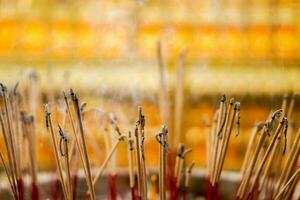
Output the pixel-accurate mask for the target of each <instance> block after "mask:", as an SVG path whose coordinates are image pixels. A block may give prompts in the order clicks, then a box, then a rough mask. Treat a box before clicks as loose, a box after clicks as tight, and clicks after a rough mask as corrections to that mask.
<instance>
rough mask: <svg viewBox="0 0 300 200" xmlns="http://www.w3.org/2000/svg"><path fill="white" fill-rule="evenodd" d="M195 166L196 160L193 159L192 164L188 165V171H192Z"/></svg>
mask: <svg viewBox="0 0 300 200" xmlns="http://www.w3.org/2000/svg"><path fill="white" fill-rule="evenodd" d="M194 166H195V161H193V162H192V164H191V165H190V166H189V167H188V169H187V172H188V173H192V170H193V168H194Z"/></svg>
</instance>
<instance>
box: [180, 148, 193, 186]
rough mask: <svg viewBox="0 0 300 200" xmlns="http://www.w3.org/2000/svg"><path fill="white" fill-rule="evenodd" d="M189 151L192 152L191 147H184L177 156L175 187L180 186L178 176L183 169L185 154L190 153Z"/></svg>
mask: <svg viewBox="0 0 300 200" xmlns="http://www.w3.org/2000/svg"><path fill="white" fill-rule="evenodd" d="M190 152H192V149H191V148H189V149H186V150H185V151H184V152H183V153H182V155H181V156H180V158H179V162H178V171H177V174H176V177H177V179H176V188H179V187H180V178H181V173H182V169H183V165H184V160H185V156H186V154H187V153H190Z"/></svg>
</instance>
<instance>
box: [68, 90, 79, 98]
mask: <svg viewBox="0 0 300 200" xmlns="http://www.w3.org/2000/svg"><path fill="white" fill-rule="evenodd" d="M70 96H71V98H72V100H73V101H78V98H77V96H76V94H75V92H74V91H73V89H72V88H71V89H70Z"/></svg>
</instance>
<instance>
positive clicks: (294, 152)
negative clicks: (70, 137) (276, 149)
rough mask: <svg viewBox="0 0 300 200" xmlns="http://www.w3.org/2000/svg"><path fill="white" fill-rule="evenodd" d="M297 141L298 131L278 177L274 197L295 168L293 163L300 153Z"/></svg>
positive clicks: (299, 133)
mask: <svg viewBox="0 0 300 200" xmlns="http://www.w3.org/2000/svg"><path fill="white" fill-rule="evenodd" d="M299 141H300V129H299V130H298V132H297V135H296V138H295V141H294V143H293V146H292V148H291V150H290V152H289V154H288V157H287V159H286V163H285V165H284V167H283V169H282V173H281V174H280V177H279V180H278V183H277V188H276V190H275V194H274V195H276V194H277V193H278V192H279V190H280V188H281V186H282V185H283V184H285V183H286V182H287V180H288V177H289V176H290V174H291V172H292V169H293V166H295V163H296V162H297V160H298V156H299V152H300V150H299V149H300V148H299Z"/></svg>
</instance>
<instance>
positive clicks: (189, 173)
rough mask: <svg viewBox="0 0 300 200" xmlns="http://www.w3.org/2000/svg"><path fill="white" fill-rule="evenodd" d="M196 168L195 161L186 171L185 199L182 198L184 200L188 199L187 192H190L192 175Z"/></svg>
mask: <svg viewBox="0 0 300 200" xmlns="http://www.w3.org/2000/svg"><path fill="white" fill-rule="evenodd" d="M194 166H195V162H194V161H193V162H192V164H191V165H190V166H188V168H187V169H186V171H185V180H184V192H183V198H182V199H183V200H186V199H187V192H188V188H189V184H190V179H191V174H192V170H193V167H194Z"/></svg>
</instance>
